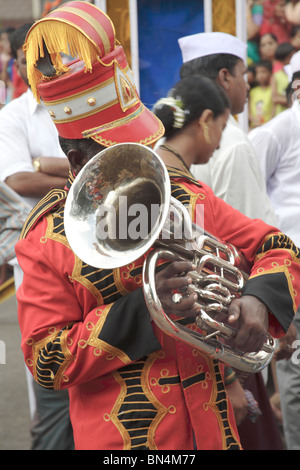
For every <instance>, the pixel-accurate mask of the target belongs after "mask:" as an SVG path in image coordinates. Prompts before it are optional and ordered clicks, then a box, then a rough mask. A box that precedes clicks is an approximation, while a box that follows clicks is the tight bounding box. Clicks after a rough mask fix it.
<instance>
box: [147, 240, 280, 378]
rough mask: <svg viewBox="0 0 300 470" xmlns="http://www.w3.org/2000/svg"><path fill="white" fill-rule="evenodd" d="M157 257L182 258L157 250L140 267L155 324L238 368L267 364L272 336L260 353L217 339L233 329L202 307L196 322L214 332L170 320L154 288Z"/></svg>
mask: <svg viewBox="0 0 300 470" xmlns="http://www.w3.org/2000/svg"><path fill="white" fill-rule="evenodd" d="M160 259H166V260H170V261H177V260H179V259H183V258H181V257H180V256H178V255H177V254H176V253H174V252H173V251H168V250H165V249H157V250H154V251H152V252H151V253H150V254H149V255H148V256H147V258H146V260H145V263H144V269H143V288H144V294H145V299H146V303H147V307H148V310H149V312H150V315H151V317H152V319H153V320H154V322H155V323H156V324H157V326H158V327H159V328H160V329H161V330H162V331H163V332H164V333H166V334H167V335H169V336H171V337H172V338H173V339H176V340H179V341H183V342H184V343H186V344H188V345H190V346H193V347H194V348H196V349H198V350H200V351H202V352H204V353H206V354H207V355H208V356H210V357H212V358H214V359H217V360H219V361H222V362H224V363H225V364H227V365H229V366H231V367H233V368H235V369H237V370H239V371H242V372H247V373H256V372H259V371H261V370H263V369H264V368H265V367H266V366H267V365H268V364H269V363H270V361H271V359H272V356H273V353H274V340H273V338H272V337H271V336H268V338H267V342H266V343H265V344H264V346H263V348H262V349H261V350H260V351H259V352H255V353H242V352H239V351H236V350H235V349H233V348H232V347H231V346H229V345H228V344H224V343H222V342H221V341H220V339H218V337H221V338H228V339H230V338H233V337H234V335H235V334H236V331H235V330H234V329H233V328H231V327H230V326H228V325H226V324H224V323H221V322H218V321H216V320H214V319H213V318H212V317H211V316H210V315H209V314H208V313H207V312H206V311H205V310H204V308H203V309H201V314H200V315H199V317H198V318H197V321H196V323H197V324H198V325H199V327H200V328H203V329H208V328H211V329H213V333H211V334H207V335H206V336H205V335H204V334H201V333H199V332H197V331H194V330H191V329H189V328H188V327H186V326H184V325H182V324H180V323H179V322H178V321H173V320H172V319H171V318H170V317H169V316H168V315H167V314H166V313H165V312H164V310H163V308H162V305H161V302H160V300H159V297H158V295H157V292H156V289H155V272H156V265H157V262H158V261H159V260H160ZM190 274H191V273H190ZM216 308H217V307H215V310H216Z"/></svg>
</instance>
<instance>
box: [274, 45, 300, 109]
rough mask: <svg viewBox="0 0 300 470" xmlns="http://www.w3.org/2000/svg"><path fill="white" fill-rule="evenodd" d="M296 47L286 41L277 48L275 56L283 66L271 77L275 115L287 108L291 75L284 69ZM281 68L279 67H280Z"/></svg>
mask: <svg viewBox="0 0 300 470" xmlns="http://www.w3.org/2000/svg"><path fill="white" fill-rule="evenodd" d="M295 52H296V51H295V49H294V47H293V46H292V45H291V44H290V43H288V42H284V43H282V44H279V46H278V47H277V49H276V53H275V58H276V61H277V62H278V64H280V65H281V68H280V69H279V70H277V71H276V72H274V73H273V75H272V78H271V87H272V98H273V103H274V105H275V116H276V115H277V114H279V113H281V112H282V111H284V110H285V109H286V108H287V105H288V103H287V96H286V89H287V86H288V84H289V77H288V75H287V73H286V72H285V70H284V66H285V65H288V64H289V63H290V60H291V58H292V56H293V54H294V53H295ZM278 68H279V67H278Z"/></svg>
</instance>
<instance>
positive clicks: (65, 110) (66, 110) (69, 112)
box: [64, 106, 72, 114]
mask: <svg viewBox="0 0 300 470" xmlns="http://www.w3.org/2000/svg"><path fill="white" fill-rule="evenodd" d="M64 112H65V113H66V114H72V109H71V108H69V106H66V107H65V108H64Z"/></svg>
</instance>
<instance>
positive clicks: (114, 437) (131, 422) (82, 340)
mask: <svg viewBox="0 0 300 470" xmlns="http://www.w3.org/2000/svg"><path fill="white" fill-rule="evenodd" d="M169 174H170V178H171V185H172V195H173V196H174V197H176V198H178V199H179V200H180V201H181V202H183V203H184V204H189V205H190V207H192V209H193V213H194V216H195V217H196V211H197V207H198V206H199V204H201V205H203V206H204V224H205V227H204V228H205V230H206V231H208V232H209V233H211V234H212V235H215V236H216V237H218V238H219V239H221V240H224V241H226V242H229V243H232V244H233V245H234V246H236V247H237V248H239V249H240V250H241V251H242V253H243V254H244V256H245V258H246V260H247V261H248V262H249V263H250V265H251V266H252V270H251V275H250V278H249V280H248V282H247V283H246V287H245V290H244V294H250V295H255V296H257V297H258V298H260V299H261V300H262V301H263V302H264V303H265V304H266V305H267V307H268V309H269V312H270V314H269V330H270V333H271V334H272V335H273V336H275V337H278V336H280V335H282V334H284V332H285V331H286V330H287V328H288V327H289V325H290V323H291V321H292V319H293V316H294V313H295V312H296V310H297V307H298V304H299V291H300V265H299V261H300V258H299V250H298V248H297V247H296V246H295V245H294V243H293V242H292V241H291V240H290V239H289V238H288V237H287V236H286V235H284V234H282V233H280V232H279V231H278V229H276V228H274V227H270V226H268V225H266V224H264V223H263V222H262V221H260V220H251V219H248V218H247V217H245V216H244V215H242V214H240V213H239V212H238V211H236V210H234V209H233V208H232V207H231V206H228V205H227V204H226V203H225V202H224V201H222V200H221V199H218V198H217V197H215V196H214V194H213V193H212V191H211V189H210V188H209V187H208V186H206V185H204V184H200V183H199V182H197V181H196V180H193V179H192V178H191V177H190V175H186V174H184V173H182V172H180V171H179V170H175V169H171V168H169ZM69 184H71V181H70V182H69ZM66 195H67V190H66V191H59V190H54V191H52V192H50V193H49V194H48V195H47V196H46V197H45V198H44V199H43V200H42V201H41V202H40V203H39V204H38V206H36V208H35V209H34V210H33V211H32V213H31V214H30V216H29V218H28V220H27V224H26V225H25V227H24V230H23V234H22V236H21V239H20V241H19V242H18V244H17V246H16V253H17V257H18V260H19V263H20V265H21V267H22V269H23V271H24V280H23V284H22V286H21V287H20V288H19V290H18V292H17V299H18V316H19V323H20V328H21V332H22V349H23V353H24V357H25V361H26V365H27V367H28V368H29V369H30V371H31V372H32V374H33V376H34V378H35V380H36V381H37V382H38V383H39V384H41V385H42V386H44V387H46V388H48V389H55V390H59V389H65V388H68V389H69V395H70V416H71V421H72V425H73V431H74V439H75V446H76V449H78V450H80V449H93V450H96V449H109V450H135V449H137V450H139V449H140V450H142V449H147V450H163V449H168V450H176V449H178V450H190V449H195V445H196V448H197V449H198V450H200V449H240V442H239V437H238V432H237V428H236V424H235V420H234V415H233V410H232V407H231V405H230V403H229V400H228V398H227V394H226V389H225V385H224V365H223V364H222V363H220V362H218V361H216V360H214V359H211V358H209V357H208V356H207V355H206V354H204V353H201V352H200V351H199V350H196V349H194V348H193V347H192V346H189V345H187V344H184V343H183V342H181V341H176V340H173V339H172V338H170V337H169V336H167V335H165V334H163V333H162V332H161V331H160V330H159V329H158V327H157V326H156V325H155V324H154V322H153V321H151V318H150V315H149V312H148V310H147V307H146V304H145V301H144V297H143V291H142V265H143V261H144V258H143V259H139V260H136V261H135V262H133V263H131V264H130V265H128V266H124V267H122V268H120V269H114V270H110V269H96V268H93V267H91V266H88V265H86V264H84V263H83V262H82V261H81V260H80V259H79V258H78V257H77V256H76V255H75V254H74V253H73V251H72V250H71V249H70V246H69V244H68V241H67V239H66V236H65V232H64V220H63V211H64V202H65V198H66ZM145 256H146V255H145ZM190 328H194V329H196V326H195V324H193V325H190Z"/></svg>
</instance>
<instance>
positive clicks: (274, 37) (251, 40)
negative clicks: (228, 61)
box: [247, 0, 300, 129]
mask: <svg viewBox="0 0 300 470" xmlns="http://www.w3.org/2000/svg"><path fill="white" fill-rule="evenodd" d="M247 31H248V58H247V63H248V81H249V84H250V87H251V90H250V94H249V126H250V128H251V129H253V128H255V127H258V126H261V125H262V124H264V123H265V122H268V121H269V120H270V119H272V118H273V117H275V116H277V115H278V114H279V113H280V112H282V111H283V110H285V109H287V108H288V107H289V106H290V96H289V93H288V91H289V90H288V85H289V83H290V81H291V70H290V67H289V63H290V60H291V57H292V56H293V54H295V53H296V52H298V51H299V50H300V15H299V2H298V1H288V2H287V1H286V0H249V1H248V2H247Z"/></svg>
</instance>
